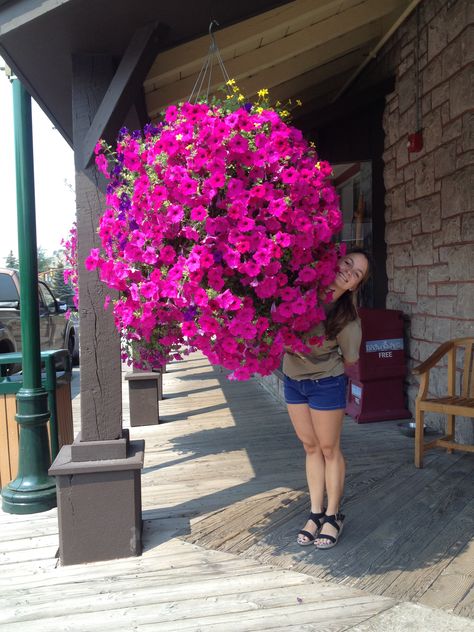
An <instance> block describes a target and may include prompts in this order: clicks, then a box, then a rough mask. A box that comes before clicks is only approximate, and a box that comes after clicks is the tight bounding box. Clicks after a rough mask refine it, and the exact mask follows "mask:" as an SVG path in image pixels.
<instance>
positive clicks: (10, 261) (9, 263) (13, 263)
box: [4, 250, 20, 270]
mask: <svg viewBox="0 0 474 632" xmlns="http://www.w3.org/2000/svg"><path fill="white" fill-rule="evenodd" d="M4 258H5V267H6V268H10V269H11V270H18V268H19V265H20V264H19V262H18V259H17V258H16V257H15V255H14V254H13V250H10V252H9V254H8V257H4Z"/></svg>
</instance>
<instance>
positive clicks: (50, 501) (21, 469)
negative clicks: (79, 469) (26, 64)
mask: <svg viewBox="0 0 474 632" xmlns="http://www.w3.org/2000/svg"><path fill="white" fill-rule="evenodd" d="M12 83H13V119H14V130H15V163H16V189H17V214H18V253H19V260H20V305H21V337H22V352H23V385H22V387H21V389H20V391H19V392H18V394H17V409H18V410H17V415H16V420H17V422H18V423H19V425H20V446H19V461H18V474H17V477H16V479H15V480H14V481H12V482H11V483H9V484H8V485H7V486H6V487H4V488H3V489H2V507H3V510H4V511H6V512H8V513H12V514H29V513H37V512H40V511H47V510H48V509H51V508H52V507H55V506H56V486H55V481H54V479H53V478H51V477H50V476H48V468H49V466H50V464H51V457H50V450H49V441H48V431H47V422H48V420H49V416H50V415H49V410H48V394H47V392H46V391H45V389H44V388H43V386H42V382H41V355H40V354H41V350H40V335H39V331H40V326H39V310H38V261H37V245H36V219H35V188H34V170H33V134H32V122H31V97H30V95H29V94H28V93H27V91H26V90H25V88H24V87H23V85H22V84H21V82H20V81H19V80H18V79H13V82H12Z"/></svg>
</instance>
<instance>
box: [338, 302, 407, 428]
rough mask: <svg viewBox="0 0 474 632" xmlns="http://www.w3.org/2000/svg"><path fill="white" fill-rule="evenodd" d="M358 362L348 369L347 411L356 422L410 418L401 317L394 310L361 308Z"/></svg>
mask: <svg viewBox="0 0 474 632" xmlns="http://www.w3.org/2000/svg"><path fill="white" fill-rule="evenodd" d="M359 316H360V319H361V324H362V342H361V347H360V354H359V361H358V362H357V363H356V364H354V365H353V366H352V367H350V368H349V369H347V371H346V373H347V376H348V378H349V393H348V403H347V407H346V412H347V414H348V415H350V416H351V417H353V418H354V419H355V420H356V421H357V422H358V423H365V422H370V421H384V420H387V419H408V418H411V416H412V415H411V413H410V411H409V410H408V409H407V408H406V406H405V395H404V388H403V387H404V380H405V373H406V365H405V350H404V342H403V316H402V312H401V311H399V310H395V309H368V308H360V309H359Z"/></svg>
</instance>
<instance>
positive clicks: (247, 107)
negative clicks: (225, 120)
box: [244, 103, 252, 114]
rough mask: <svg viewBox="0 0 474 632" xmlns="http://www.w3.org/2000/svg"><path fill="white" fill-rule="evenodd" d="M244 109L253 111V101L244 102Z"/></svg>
mask: <svg viewBox="0 0 474 632" xmlns="http://www.w3.org/2000/svg"><path fill="white" fill-rule="evenodd" d="M244 109H245V110H247V112H248V113H249V114H250V112H251V111H252V104H251V103H245V104H244Z"/></svg>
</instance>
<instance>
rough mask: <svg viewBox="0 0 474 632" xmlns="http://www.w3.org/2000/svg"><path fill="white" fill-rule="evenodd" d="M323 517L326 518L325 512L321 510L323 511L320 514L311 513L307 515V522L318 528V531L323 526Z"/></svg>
mask: <svg viewBox="0 0 474 632" xmlns="http://www.w3.org/2000/svg"><path fill="white" fill-rule="evenodd" d="M325 516H326V510H325V509H324V508H323V511H322V512H321V513H313V512H311V513H310V514H309V518H308V520H312V521H313V522H314V524H315V525H316V526H317V527H318V529H320V528H321V527H322V525H323V522H324V518H325Z"/></svg>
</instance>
